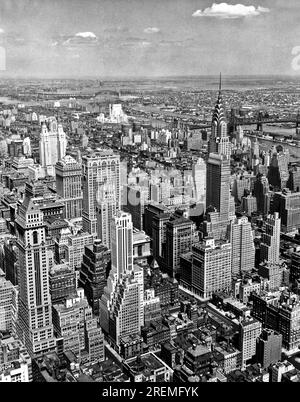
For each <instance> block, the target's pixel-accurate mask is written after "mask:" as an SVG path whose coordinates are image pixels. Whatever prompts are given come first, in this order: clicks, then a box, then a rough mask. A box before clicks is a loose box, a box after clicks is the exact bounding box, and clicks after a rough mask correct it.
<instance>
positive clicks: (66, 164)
mask: <svg viewBox="0 0 300 402" xmlns="http://www.w3.org/2000/svg"><path fill="white" fill-rule="evenodd" d="M55 173H56V191H57V194H58V195H59V196H60V197H61V198H62V200H61V201H62V202H63V203H64V204H65V209H64V218H66V219H72V218H81V215H82V188H81V181H82V180H81V179H82V168H81V165H80V164H79V163H78V162H76V160H75V159H73V158H72V157H71V156H69V155H67V156H65V157H64V158H62V159H61V160H60V161H58V162H57V163H56V165H55Z"/></svg>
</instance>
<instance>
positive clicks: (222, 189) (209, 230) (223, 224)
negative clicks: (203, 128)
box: [204, 154, 235, 238]
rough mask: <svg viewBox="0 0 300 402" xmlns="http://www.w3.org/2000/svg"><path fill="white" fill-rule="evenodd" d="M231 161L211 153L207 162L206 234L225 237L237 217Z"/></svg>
mask: <svg viewBox="0 0 300 402" xmlns="http://www.w3.org/2000/svg"><path fill="white" fill-rule="evenodd" d="M229 180H230V161H229V159H227V158H226V156H224V155H218V154H210V155H209V158H208V162H207V179H206V208H207V210H208V212H207V221H206V222H204V234H205V236H209V237H215V238H224V237H226V235H227V227H228V224H229V222H230V220H232V219H233V218H234V217H235V206H234V199H233V197H232V196H231V194H230V181H229Z"/></svg>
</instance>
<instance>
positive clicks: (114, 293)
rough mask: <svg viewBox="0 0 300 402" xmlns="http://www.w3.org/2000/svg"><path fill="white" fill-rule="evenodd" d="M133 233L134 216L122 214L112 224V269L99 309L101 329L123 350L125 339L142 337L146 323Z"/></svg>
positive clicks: (140, 268) (140, 274)
mask: <svg viewBox="0 0 300 402" xmlns="http://www.w3.org/2000/svg"><path fill="white" fill-rule="evenodd" d="M132 230H133V227H132V220H131V215H130V214H128V213H125V212H123V211H119V212H118V213H117V215H116V216H115V217H114V218H113V221H112V224H111V234H112V241H111V258H112V268H111V271H110V274H109V277H108V279H107V286H106V287H105V288H104V294H103V295H102V298H101V302H100V306H99V307H100V325H101V326H102V328H103V330H104V331H105V332H106V333H108V334H109V336H110V337H111V338H112V339H113V340H114V342H115V344H116V346H117V347H119V348H120V345H121V343H122V342H123V340H124V338H125V337H128V336H129V335H130V336H139V334H140V329H141V326H142V325H143V323H144V305H143V299H144V279H143V277H144V275H143V268H142V267H139V266H134V265H133V233H132ZM126 342H127V341H126Z"/></svg>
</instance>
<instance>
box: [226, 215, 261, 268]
mask: <svg viewBox="0 0 300 402" xmlns="http://www.w3.org/2000/svg"><path fill="white" fill-rule="evenodd" d="M230 243H231V248H232V260H231V272H232V274H233V275H238V276H240V275H242V274H243V273H245V272H251V271H252V269H253V268H254V264H255V246H254V239H253V234H252V229H251V223H250V222H249V221H248V218H247V217H245V216H244V217H242V218H240V219H236V220H235V221H232V222H231V225H230Z"/></svg>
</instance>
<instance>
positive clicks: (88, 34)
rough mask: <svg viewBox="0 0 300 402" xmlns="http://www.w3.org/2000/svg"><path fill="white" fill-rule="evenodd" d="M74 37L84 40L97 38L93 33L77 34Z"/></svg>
mask: <svg viewBox="0 0 300 402" xmlns="http://www.w3.org/2000/svg"><path fill="white" fill-rule="evenodd" d="M75 36H76V37H79V38H85V39H87V38H89V39H97V36H96V35H95V34H94V33H93V32H78V33H77V34H76V35H75Z"/></svg>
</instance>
